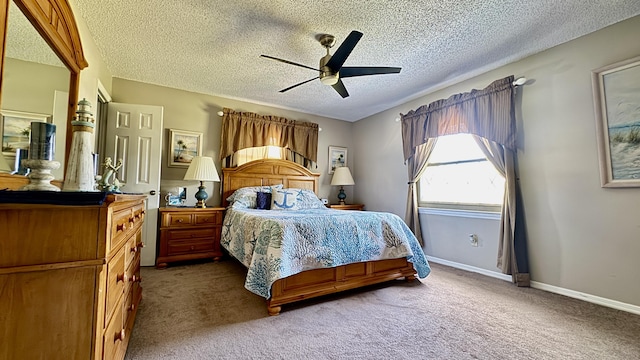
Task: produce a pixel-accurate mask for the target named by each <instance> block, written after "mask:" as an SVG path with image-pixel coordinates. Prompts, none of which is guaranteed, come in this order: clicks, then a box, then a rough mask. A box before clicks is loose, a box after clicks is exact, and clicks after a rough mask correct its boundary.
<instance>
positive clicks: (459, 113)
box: [401, 75, 516, 161]
mask: <svg viewBox="0 0 640 360" xmlns="http://www.w3.org/2000/svg"><path fill="white" fill-rule="evenodd" d="M513 78H514V77H513V75H511V76H508V77H506V78H504V79H500V80H496V81H494V82H493V83H491V84H490V85H489V86H487V87H486V88H484V89H482V90H472V91H470V92H467V93H462V94H456V95H453V96H451V97H449V98H448V99H442V100H437V101H434V102H432V103H430V104H429V105H423V106H421V107H419V108H418V109H416V110H411V111H410V112H409V113H407V114H406V115H401V118H402V140H403V151H404V159H405V161H406V160H407V159H409V158H410V157H411V156H413V153H414V151H415V148H416V147H417V146H418V145H421V144H424V143H426V142H427V140H428V139H429V138H436V137H438V136H443V135H451V134H457V133H468V134H475V135H478V136H480V137H483V138H485V139H489V140H491V141H495V142H497V143H498V144H501V145H504V146H505V147H507V148H509V149H512V150H515V149H516V123H515V105H514V91H513V88H514V87H513Z"/></svg>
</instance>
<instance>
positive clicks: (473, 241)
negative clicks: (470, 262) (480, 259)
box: [469, 234, 478, 246]
mask: <svg viewBox="0 0 640 360" xmlns="http://www.w3.org/2000/svg"><path fill="white" fill-rule="evenodd" d="M469 242H471V246H478V235H476V234H469Z"/></svg>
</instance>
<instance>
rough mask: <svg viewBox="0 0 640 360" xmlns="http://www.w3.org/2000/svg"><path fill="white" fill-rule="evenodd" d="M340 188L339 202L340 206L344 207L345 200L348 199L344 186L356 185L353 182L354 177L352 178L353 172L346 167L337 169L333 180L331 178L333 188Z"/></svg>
mask: <svg viewBox="0 0 640 360" xmlns="http://www.w3.org/2000/svg"><path fill="white" fill-rule="evenodd" d="M338 185H339V186H340V192H338V200H340V205H344V199H346V198H347V194H345V193H344V188H343V186H344V185H355V182H354V181H353V177H352V176H351V171H349V168H348V167H346V166H343V167H338V168H336V170H335V172H334V173H333V178H331V186H338Z"/></svg>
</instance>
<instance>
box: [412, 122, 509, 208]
mask: <svg viewBox="0 0 640 360" xmlns="http://www.w3.org/2000/svg"><path fill="white" fill-rule="evenodd" d="M503 196H504V177H503V176H502V175H500V173H498V171H497V170H496V169H495V167H494V166H493V165H492V164H491V163H490V162H489V160H487V158H486V157H485V155H484V153H483V152H482V150H480V148H479V147H478V145H477V144H476V142H475V140H474V139H473V137H472V136H471V135H469V134H455V135H447V136H441V137H439V138H438V141H437V142H436V145H435V147H434V149H433V151H432V152H431V155H430V156H429V162H428V164H427V169H426V170H425V172H424V174H423V175H422V177H421V178H420V181H419V183H418V201H419V205H420V206H422V207H439V208H449V209H465V210H480V211H500V207H501V205H502V200H503Z"/></svg>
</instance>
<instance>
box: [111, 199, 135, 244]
mask: <svg viewBox="0 0 640 360" xmlns="http://www.w3.org/2000/svg"><path fill="white" fill-rule="evenodd" d="M134 220H135V219H134V217H133V213H132V212H131V209H124V210H120V211H116V212H114V213H113V216H112V219H111V239H107V240H108V245H109V246H108V249H115V248H117V247H119V245H120V244H121V243H122V242H123V241H124V240H125V239H126V238H127V236H128V234H129V233H130V230H131V229H132V228H133V227H134Z"/></svg>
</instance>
